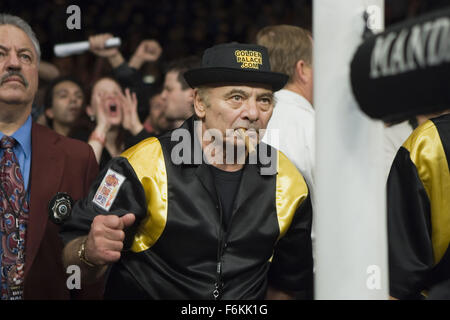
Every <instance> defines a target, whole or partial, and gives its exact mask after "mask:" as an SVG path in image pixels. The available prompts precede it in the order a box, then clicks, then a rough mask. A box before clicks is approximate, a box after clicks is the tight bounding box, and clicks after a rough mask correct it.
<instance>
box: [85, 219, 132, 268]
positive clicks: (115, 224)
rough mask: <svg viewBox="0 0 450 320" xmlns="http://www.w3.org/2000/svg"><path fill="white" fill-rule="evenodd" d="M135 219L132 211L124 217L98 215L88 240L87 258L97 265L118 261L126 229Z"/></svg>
mask: <svg viewBox="0 0 450 320" xmlns="http://www.w3.org/2000/svg"><path fill="white" fill-rule="evenodd" d="M135 219H136V218H135V216H134V214H132V213H128V214H126V215H124V216H122V217H118V216H114V215H108V216H104V215H98V216H96V217H95V218H94V221H92V224H91V230H90V231H89V234H88V238H87V241H86V249H85V250H86V251H85V257H86V259H87V260H88V261H89V262H91V263H93V264H95V265H97V266H101V265H106V264H109V263H113V262H116V261H118V260H119V259H120V252H121V251H122V249H123V240H124V239H125V232H124V229H125V228H128V227H130V226H132V225H133V223H134V221H135Z"/></svg>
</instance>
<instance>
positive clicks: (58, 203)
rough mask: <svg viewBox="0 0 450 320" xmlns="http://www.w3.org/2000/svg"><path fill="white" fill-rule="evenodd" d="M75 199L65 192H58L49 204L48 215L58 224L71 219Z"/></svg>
mask: <svg viewBox="0 0 450 320" xmlns="http://www.w3.org/2000/svg"><path fill="white" fill-rule="evenodd" d="M73 203H74V201H73V199H72V198H71V197H70V196H69V195H68V194H67V193H65V192H58V193H57V194H56V195H55V196H54V197H53V198H52V200H50V203H49V205H48V216H49V218H50V220H51V221H53V222H54V223H56V224H62V223H63V222H65V221H67V220H68V219H70V216H71V214H72V208H73Z"/></svg>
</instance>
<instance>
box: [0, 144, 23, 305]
mask: <svg viewBox="0 0 450 320" xmlns="http://www.w3.org/2000/svg"><path fill="white" fill-rule="evenodd" d="M16 143H17V141H16V140H15V139H14V138H11V137H8V136H3V138H2V139H1V140H0V148H1V149H3V157H2V159H1V162H0V184H1V189H0V190H1V192H0V234H1V240H2V243H1V246H0V253H1V261H2V262H1V269H0V270H1V279H2V281H1V299H2V300H19V299H22V298H23V280H24V271H25V268H24V267H25V232H26V227H27V221H28V214H29V206H28V200H27V198H26V191H25V187H24V183H23V177H22V173H21V172H20V167H19V163H18V161H17V158H16V155H15V154H14V152H13V147H14V145H15V144H16Z"/></svg>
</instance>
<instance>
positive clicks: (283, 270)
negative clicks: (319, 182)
mask: <svg viewBox="0 0 450 320" xmlns="http://www.w3.org/2000/svg"><path fill="white" fill-rule="evenodd" d="M311 224H312V207H311V199H310V197H309V195H308V197H307V198H306V199H305V200H304V201H303V202H302V203H301V205H300V206H299V207H298V209H297V211H296V212H295V215H294V218H293V220H292V223H291V225H290V227H289V230H288V231H287V232H286V234H285V235H284V237H283V238H281V239H280V240H279V241H278V243H277V245H276V247H275V250H274V256H273V259H272V263H271V265H270V269H269V285H271V286H273V287H274V288H277V289H280V290H283V291H287V292H291V293H294V294H295V295H296V297H297V298H301V299H312V298H313V258H312V243H311Z"/></svg>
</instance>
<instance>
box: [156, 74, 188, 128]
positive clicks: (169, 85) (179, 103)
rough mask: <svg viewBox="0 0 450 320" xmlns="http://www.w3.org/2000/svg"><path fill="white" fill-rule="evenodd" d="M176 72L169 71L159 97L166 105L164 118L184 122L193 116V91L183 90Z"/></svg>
mask: <svg viewBox="0 0 450 320" xmlns="http://www.w3.org/2000/svg"><path fill="white" fill-rule="evenodd" d="M178 75H179V72H178V71H169V72H168V73H167V74H166V77H165V79H164V89H163V91H162V92H161V97H162V99H163V100H164V102H165V103H166V111H165V114H166V117H167V118H168V119H169V120H186V119H188V118H189V117H191V116H192V114H193V109H192V103H193V92H194V91H193V89H191V88H186V89H184V90H183V88H182V85H181V83H180V82H179V81H178Z"/></svg>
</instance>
